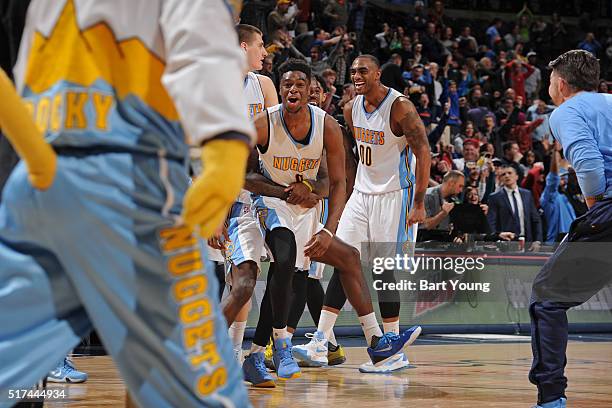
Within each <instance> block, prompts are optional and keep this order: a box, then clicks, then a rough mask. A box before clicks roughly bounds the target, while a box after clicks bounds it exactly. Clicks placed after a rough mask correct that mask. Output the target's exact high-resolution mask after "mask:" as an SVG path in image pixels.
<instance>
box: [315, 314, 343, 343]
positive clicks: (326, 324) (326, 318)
mask: <svg viewBox="0 0 612 408" xmlns="http://www.w3.org/2000/svg"><path fill="white" fill-rule="evenodd" d="M337 319H338V315H337V314H335V313H332V312H330V311H329V310H321V317H319V326H318V327H317V331H319V332H321V333H323V336H325V338H326V339H327V340H329V338H330V336H331V332H332V329H333V328H334V325H335V324H336V320H337Z"/></svg>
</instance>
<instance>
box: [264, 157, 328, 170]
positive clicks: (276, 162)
mask: <svg viewBox="0 0 612 408" xmlns="http://www.w3.org/2000/svg"><path fill="white" fill-rule="evenodd" d="M320 163H321V159H300V158H297V157H278V156H274V159H273V162H272V165H273V166H274V168H275V169H279V170H284V171H287V170H292V171H298V172H300V173H303V172H305V171H306V170H312V169H315V168H316V169H318V168H319V164H320Z"/></svg>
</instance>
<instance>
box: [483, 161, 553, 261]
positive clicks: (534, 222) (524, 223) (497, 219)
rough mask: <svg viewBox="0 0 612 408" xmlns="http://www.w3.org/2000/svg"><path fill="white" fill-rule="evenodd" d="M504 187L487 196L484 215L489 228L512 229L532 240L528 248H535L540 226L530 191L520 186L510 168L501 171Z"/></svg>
mask: <svg viewBox="0 0 612 408" xmlns="http://www.w3.org/2000/svg"><path fill="white" fill-rule="evenodd" d="M501 180H502V183H503V185H504V187H503V188H502V189H501V190H499V191H498V192H496V193H493V194H491V196H490V197H489V201H488V205H489V212H488V214H487V218H488V220H489V225H490V226H491V230H493V231H495V232H503V231H509V232H514V233H515V234H516V235H517V236H519V237H525V240H526V241H527V242H531V243H532V244H531V246H530V248H529V250H530V251H537V250H538V249H539V247H540V243H541V241H542V225H541V220H540V215H539V213H538V210H537V209H536V207H535V205H534V202H533V197H532V196H531V192H529V190H525V189H524V188H519V187H518V185H517V181H518V175H517V174H516V171H515V170H514V168H513V167H510V166H507V167H504V168H503V169H502V171H501Z"/></svg>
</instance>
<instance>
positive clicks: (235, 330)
mask: <svg viewBox="0 0 612 408" xmlns="http://www.w3.org/2000/svg"><path fill="white" fill-rule="evenodd" d="M246 324H247V322H234V323H232V325H231V326H230V327H229V329H228V331H227V332H228V334H229V338H230V339H231V340H232V345H233V346H234V350H237V349H239V348H242V340H243V339H244V330H245V329H246Z"/></svg>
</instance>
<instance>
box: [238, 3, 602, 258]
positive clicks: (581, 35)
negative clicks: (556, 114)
mask: <svg viewBox="0 0 612 408" xmlns="http://www.w3.org/2000/svg"><path fill="white" fill-rule="evenodd" d="M464 3H465V4H464ZM468 3H469V4H468ZM491 3H518V2H499V1H480V0H477V1H447V2H446V4H445V2H444V1H441V0H436V1H429V2H428V4H426V3H425V2H423V1H419V0H416V1H412V0H392V1H384V0H369V1H366V0H297V1H293V0H278V1H277V2H276V3H275V4H268V3H265V4H264V3H259V2H256V3H249V2H247V3H246V4H245V8H244V11H243V15H242V22H243V23H248V24H254V25H257V26H258V27H260V28H261V29H262V31H263V32H264V34H265V41H266V44H267V47H266V49H267V51H268V53H269V55H268V57H267V58H266V60H265V63H264V68H263V70H262V71H261V72H260V73H261V74H264V75H267V76H269V77H270V78H272V80H273V81H274V82H275V83H276V84H278V76H277V73H276V67H278V66H279V65H280V64H281V63H282V62H283V61H285V60H286V59H288V58H290V57H294V58H302V59H305V60H306V61H308V62H309V63H310V64H311V66H312V68H313V72H314V73H316V74H318V75H320V76H321V77H322V78H323V79H324V80H325V82H326V87H327V89H328V92H327V95H326V100H325V103H324V105H323V109H325V110H326V111H327V112H328V113H329V114H330V115H333V116H335V117H336V118H337V119H338V120H339V121H340V122H343V118H342V107H343V105H344V104H346V103H348V102H350V101H351V99H352V98H353V97H354V96H355V90H354V88H353V86H352V84H351V82H350V81H351V80H350V74H349V70H350V66H351V63H352V61H353V59H354V58H355V57H356V56H358V55H359V54H363V53H368V54H373V55H375V56H376V57H377V58H378V59H379V60H380V62H381V71H382V73H381V82H382V83H383V84H384V85H386V86H388V87H391V88H394V89H396V90H398V91H400V92H403V93H404V94H405V95H406V96H407V97H408V98H410V100H411V101H412V102H413V103H414V105H415V106H416V108H417V110H418V112H419V114H420V117H421V119H422V120H423V122H424V124H425V126H426V128H427V131H428V139H429V142H430V145H431V149H432V167H431V180H430V186H431V187H430V189H429V190H428V196H430V197H428V201H429V203H430V205H429V206H428V207H429V208H428V220H427V222H425V223H423V225H422V226H421V232H419V235H421V236H422V237H424V238H427V236H428V233H427V231H437V232H439V231H440V230H442V231H444V232H448V235H449V236H450V237H451V238H450V239H456V237H457V236H458V234H462V233H482V234H488V235H487V237H488V238H489V239H494V238H501V239H508V237H511V238H514V239H517V238H519V237H524V238H525V239H526V241H527V242H547V243H552V242H555V241H556V240H558V238H559V237H560V236H561V235H562V233H564V232H567V230H568V228H569V224H570V223H571V221H572V220H573V219H574V218H575V217H576V216H579V215H581V214H582V213H584V212H585V211H586V205H585V204H584V199H583V197H582V195H581V194H580V189H579V187H578V184H577V181H576V177H575V174H574V173H573V171H572V169H571V168H568V165H567V162H566V161H565V160H563V158H562V152H560V151H559V147H558V146H556V144H555V142H554V139H553V137H552V135H551V131H550V128H549V126H548V119H549V117H550V114H551V113H552V112H553V110H554V109H555V106H553V105H552V103H551V102H550V98H549V96H548V77H549V71H548V69H547V64H548V62H549V61H550V60H551V59H554V58H555V57H556V56H558V55H559V54H561V53H562V52H564V51H566V50H569V49H575V48H579V49H583V50H586V51H589V52H591V53H593V54H595V55H596V56H597V57H598V58H599V59H600V61H601V65H602V70H601V72H602V78H606V77H607V78H612V75H610V69H611V68H612V64H611V63H610V61H612V25H610V24H608V25H607V27H606V25H603V26H602V28H601V29H597V28H596V27H595V26H594V25H593V24H588V22H587V23H585V22H584V21H583V20H584V18H588V16H589V15H588V14H587V17H585V16H584V14H581V13H583V12H584V10H587V9H581V8H580V5H576V4H574V5H573V6H574V7H578V8H577V9H572V10H569V9H568V10H565V11H566V12H569V13H576V14H575V15H578V16H580V18H567V17H563V18H562V17H560V16H559V15H558V14H556V13H553V14H550V15H545V14H538V13H536V12H534V10H535V11H538V10H539V11H540V12H544V11H546V10H553V9H554V7H552V8H551V7H550V6H551V4H552V3H551V2H548V1H530V2H526V3H525V4H524V5H523V6H522V8H520V9H519V10H516V9H513V8H512V7H510V8H507V7H506V8H504V7H505V6H504V5H498V7H502V9H501V10H502V11H505V12H506V13H505V14H503V15H501V17H504V16H507V17H504V18H503V19H502V18H501V17H498V18H494V19H493V20H487V19H486V18H484V17H482V18H479V17H478V15H479V13H476V12H472V13H471V14H469V15H470V16H471V18H469V19H468V18H466V17H465V15H466V14H465V12H464V13H461V12H458V10H451V9H450V7H449V6H453V7H458V8H459V9H461V8H462V7H466V6H467V7H479V8H478V10H483V9H486V8H487V7H495V4H491ZM549 3H550V4H549ZM568 3H572V2H568ZM574 3H576V2H574ZM578 3H580V2H578ZM266 4H268V6H266ZM532 9H533V10H532ZM262 10H263V11H262ZM459 11H460V10H459ZM463 11H465V10H463ZM258 16H259V17H258ZM263 16H265V18H263ZM598 91H599V92H605V93H607V92H609V91H612V89H611V88H610V87H609V84H608V83H607V82H606V81H605V80H603V79H602V81H601V83H600V87H599V89H598ZM460 175H462V176H463V177H459V176H460ZM457 183H460V184H459V186H460V187H461V188H458V187H457V186H458V184H457ZM449 184H450V185H449ZM436 200H437V201H436ZM434 204H435V205H434ZM469 205H472V207H470V206H469ZM474 209H476V210H475V211H476V213H474ZM478 211H481V212H482V214H479V213H478ZM459 215H461V216H459ZM472 216H474V217H476V218H474V220H475V221H474V222H473V223H467V224H469V225H466V223H465V222H463V223H461V224H462V225H461V228H459V227H458V226H457V224H458V223H457V222H453V220H457V219H464V220H465V219H472V218H470V217H472ZM483 217H484V218H483ZM485 218H486V222H482V220H483V219H485ZM470 225H472V227H470ZM473 226H477V227H473ZM496 234H497V235H496ZM499 234H502V235H499ZM453 237H454V238H453ZM438 238H439V236H438ZM532 249H537V245H536V247H533V248H532Z"/></svg>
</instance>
